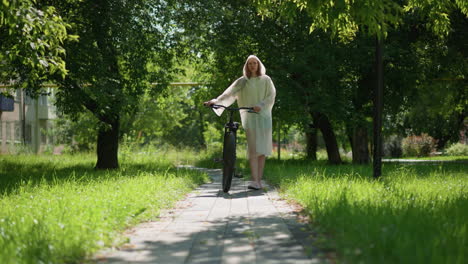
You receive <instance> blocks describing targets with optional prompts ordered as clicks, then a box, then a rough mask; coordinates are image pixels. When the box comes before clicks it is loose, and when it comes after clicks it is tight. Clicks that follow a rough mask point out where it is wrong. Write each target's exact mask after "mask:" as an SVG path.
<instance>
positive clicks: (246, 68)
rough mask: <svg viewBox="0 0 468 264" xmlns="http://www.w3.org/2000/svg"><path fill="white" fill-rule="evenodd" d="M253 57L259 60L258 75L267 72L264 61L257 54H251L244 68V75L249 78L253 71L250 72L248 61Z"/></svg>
mask: <svg viewBox="0 0 468 264" xmlns="http://www.w3.org/2000/svg"><path fill="white" fill-rule="evenodd" d="M252 58H253V59H255V60H257V62H258V68H257V72H256V73H257V76H262V75H265V74H266V69H265V66H263V63H262V61H261V60H260V59H259V58H258V57H257V56H255V55H250V56H249V57H247V60H246V61H245V64H244V70H243V73H244V77H246V78H247V79H249V78H250V77H251V76H252V73H251V72H250V70H249V67H248V62H249V60H250V59H252Z"/></svg>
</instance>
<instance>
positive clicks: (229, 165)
mask: <svg viewBox="0 0 468 264" xmlns="http://www.w3.org/2000/svg"><path fill="white" fill-rule="evenodd" d="M211 107H212V108H215V109H217V108H221V107H222V108H224V109H226V110H228V111H229V121H228V122H227V123H226V124H225V125H224V144H223V180H222V187H223V191H224V192H228V191H229V189H230V188H231V181H232V177H233V175H234V174H235V170H236V142H237V130H238V129H239V123H238V122H234V120H233V114H234V111H239V110H248V111H249V112H251V113H255V112H254V111H253V108H252V107H239V108H234V107H226V106H223V105H212V106H211Z"/></svg>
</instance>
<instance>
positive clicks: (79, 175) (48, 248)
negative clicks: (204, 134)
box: [0, 152, 207, 264]
mask: <svg viewBox="0 0 468 264" xmlns="http://www.w3.org/2000/svg"><path fill="white" fill-rule="evenodd" d="M187 158H188V159H191V158H194V155H193V156H190V155H188V156H187V155H179V154H178V153H175V152H172V153H159V154H154V153H153V154H150V155H149V154H148V153H142V154H123V155H122V156H121V168H120V169H119V170H114V171H95V170H94V169H93V166H94V163H95V155H94V154H90V155H73V156H71V155H64V156H33V155H18V156H1V157H0V263H2V264H10V263H12V264H13V263H15V264H16V263H81V262H82V261H83V260H84V259H86V258H87V257H89V256H91V255H92V254H93V253H94V252H96V250H98V249H99V248H102V247H104V246H110V245H113V244H115V243H118V240H119V236H120V235H119V234H120V233H121V232H122V231H123V230H124V229H125V228H127V227H129V226H130V225H133V224H135V223H137V222H141V221H145V220H149V219H155V218H157V216H158V215H159V212H160V210H161V209H163V208H168V207H171V206H172V205H173V204H174V202H175V201H176V200H178V199H180V198H182V197H183V195H184V194H185V193H187V192H189V191H190V190H191V189H193V188H194V187H195V186H196V185H198V184H200V183H202V182H205V181H206V180H207V176H206V175H205V174H202V173H199V172H196V171H190V170H177V169H174V166H173V164H174V163H186V162H189V161H190V160H186V159H187ZM120 240H121V241H122V237H120Z"/></svg>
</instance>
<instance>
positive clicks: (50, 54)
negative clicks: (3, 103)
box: [0, 0, 77, 95]
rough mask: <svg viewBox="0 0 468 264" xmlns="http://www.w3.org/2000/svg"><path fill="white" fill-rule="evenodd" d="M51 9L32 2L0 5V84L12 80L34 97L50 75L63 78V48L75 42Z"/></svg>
mask: <svg viewBox="0 0 468 264" xmlns="http://www.w3.org/2000/svg"><path fill="white" fill-rule="evenodd" d="M69 29H70V23H69V22H66V21H64V20H63V18H62V17H61V16H60V15H59V14H58V12H57V10H56V9H55V8H54V7H53V6H43V7H39V8H38V7H37V4H36V1H34V0H13V1H1V2H0V39H1V40H2V41H1V42H0V61H1V63H0V83H9V82H10V81H14V84H15V85H16V87H21V88H26V89H27V90H28V91H29V93H30V94H33V95H36V93H37V92H39V91H40V88H41V87H40V86H39V84H41V83H42V82H44V81H47V80H50V79H51V78H52V76H57V77H60V78H64V77H65V75H66V74H67V70H66V68H65V60H64V56H65V49H64V47H63V46H64V45H65V44H66V43H70V41H74V40H77V36H76V35H71V34H69V32H68V31H69Z"/></svg>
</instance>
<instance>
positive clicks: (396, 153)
mask: <svg viewBox="0 0 468 264" xmlns="http://www.w3.org/2000/svg"><path fill="white" fill-rule="evenodd" d="M401 140H402V137H400V136H397V135H391V136H389V137H388V138H386V139H385V140H384V143H383V152H384V156H385V157H392V158H399V157H401V155H402V154H403V150H402V148H401Z"/></svg>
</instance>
